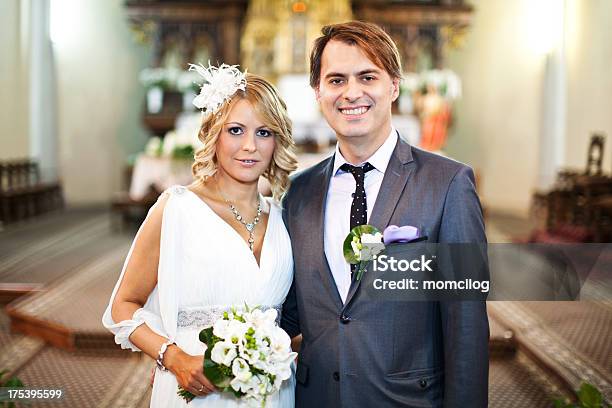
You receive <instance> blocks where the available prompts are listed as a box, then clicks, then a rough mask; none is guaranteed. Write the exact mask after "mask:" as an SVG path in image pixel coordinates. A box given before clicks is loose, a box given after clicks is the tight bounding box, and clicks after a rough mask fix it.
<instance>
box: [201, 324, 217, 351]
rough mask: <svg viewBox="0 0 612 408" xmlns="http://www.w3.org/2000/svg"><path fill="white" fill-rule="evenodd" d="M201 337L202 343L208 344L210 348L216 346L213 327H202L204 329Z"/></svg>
mask: <svg viewBox="0 0 612 408" xmlns="http://www.w3.org/2000/svg"><path fill="white" fill-rule="evenodd" d="M199 338H200V341H201V342H202V343H204V344H206V346H207V347H208V350H210V349H212V346H214V335H213V328H212V327H207V328H205V329H202V331H200V335H199Z"/></svg>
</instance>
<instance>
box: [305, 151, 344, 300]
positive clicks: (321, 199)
mask: <svg viewBox="0 0 612 408" xmlns="http://www.w3.org/2000/svg"><path fill="white" fill-rule="evenodd" d="M333 169H334V156H332V157H331V158H329V159H328V162H327V164H326V165H325V166H323V167H322V168H321V173H320V174H319V176H318V177H316V178H315V180H317V179H318V180H322V183H321V184H318V185H317V186H316V187H315V188H314V189H313V196H312V198H311V200H312V201H311V202H312V206H311V209H310V216H308V217H305V218H304V219H305V220H311V221H312V225H313V226H314V227H315V228H311V229H310V231H311V232H310V233H311V236H310V242H314V243H315V245H316V247H315V251H314V254H313V262H317V261H318V260H320V262H319V263H318V265H316V269H317V271H319V274H320V277H321V281H322V282H323V284H324V285H325V287H326V288H327V291H328V292H329V295H330V297H331V298H332V299H333V301H334V304H336V306H337V307H338V309H340V308H341V307H342V298H341V297H340V293H339V292H338V287H337V286H336V281H335V280H334V277H333V275H332V272H331V269H330V267H329V263H328V262H327V256H326V255H325V244H324V239H325V203H326V201H327V190H328V189H329V181H330V179H331V176H332V171H333ZM306 199H307V200H308V198H306Z"/></svg>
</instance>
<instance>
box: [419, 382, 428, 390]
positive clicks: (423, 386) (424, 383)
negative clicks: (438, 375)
mask: <svg viewBox="0 0 612 408" xmlns="http://www.w3.org/2000/svg"><path fill="white" fill-rule="evenodd" d="M419 386H420V387H421V388H425V387H427V380H420V381H419Z"/></svg>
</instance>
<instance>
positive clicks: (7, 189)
mask: <svg viewBox="0 0 612 408" xmlns="http://www.w3.org/2000/svg"><path fill="white" fill-rule="evenodd" d="M351 19H357V20H366V21H370V22H374V23H377V24H379V25H380V26H381V27H383V28H384V29H385V31H386V32H387V33H389V34H390V36H391V37H392V38H393V40H394V41H395V42H396V44H397V45H398V49H399V51H400V54H401V58H402V64H403V67H402V68H403V72H404V74H403V79H402V82H401V84H400V96H399V98H398V100H397V101H396V102H394V104H393V125H394V127H395V128H396V129H397V130H398V132H399V134H400V137H401V138H402V139H404V140H405V141H407V142H409V143H410V144H411V145H413V146H416V147H418V148H420V149H424V150H428V151H431V152H434V153H436V154H440V155H444V156H446V157H449V158H452V159H454V160H458V161H460V162H463V163H466V164H468V165H469V166H471V167H472V168H473V169H474V172H475V175H476V189H477V191H478V194H479V196H480V199H481V202H482V206H483V212H484V217H485V226H486V232H487V238H488V242H489V244H490V246H491V247H495V246H496V245H499V246H498V247H497V248H501V247H502V246H503V245H517V246H523V247H522V248H524V247H529V246H530V245H557V246H561V247H563V248H566V247H567V248H572V249H573V250H574V251H575V252H576V253H580V254H585V253H589V254H592V255H591V256H592V257H593V258H592V259H590V262H591V263H590V268H589V271H587V272H586V273H585V274H582V275H580V277H579V278H578V286H579V290H578V292H577V293H574V294H573V295H571V296H570V297H569V298H565V297H554V296H552V297H546V298H545V299H544V298H538V297H537V296H531V297H530V296H527V297H525V298H522V299H516V298H509V297H506V298H504V297H499V298H490V299H489V301H488V302H487V309H488V313H489V320H490V340H489V353H490V370H489V405H490V406H491V407H493V408H504V407H552V406H555V405H554V404H555V402H554V401H555V400H561V401H563V404H565V403H575V404H581V403H584V400H585V398H586V399H588V398H595V400H596V401H600V402H599V405H571V406H580V407H582V406H585V407H586V406H589V407H591V406H592V407H596V406H601V407H604V406H606V405H604V404H606V403H607V404H612V341H611V339H612V252H611V249H612V244H611V242H612V140H611V139H610V137H611V136H612V111H611V110H610V107H611V96H610V95H612V75H611V74H610V72H611V71H610V65H611V64H612V31H611V30H610V22H611V21H612V2H610V1H608V0H529V1H528V0H517V1H507V0H303V1H294V0H181V1H177V0H107V1H97V0H2V1H0V52H1V56H0V84H1V86H0V89H1V92H0V302H1V303H2V309H1V311H0V386H4V387H9V386H15V385H16V384H22V385H23V386H25V387H33V388H46V389H62V390H63V392H64V397H63V399H62V400H61V401H58V402H55V403H53V402H50V401H42V400H38V401H32V402H31V403H30V404H28V406H39V405H40V406H70V407H85V406H87V407H89V406H96V407H111V406H113V407H115V406H121V407H135V408H136V407H145V406H148V405H149V400H150V393H151V381H150V380H151V374H152V370H153V368H154V366H155V362H154V361H152V360H151V359H150V358H148V357H147V356H143V355H141V354H142V353H132V352H130V351H126V350H121V349H120V348H119V346H117V345H116V344H115V342H114V339H113V336H112V334H111V333H109V332H108V331H107V330H106V329H105V328H104V327H103V326H102V323H101V317H102V313H103V312H104V309H105V308H106V305H107V303H108V299H109V296H110V294H111V292H112V289H113V286H114V285H115V282H116V281H117V278H118V276H119V274H120V272H121V269H122V265H123V262H124V260H125V257H126V255H127V253H128V250H129V248H130V243H131V242H132V240H133V238H134V235H135V233H136V231H137V229H138V226H139V225H140V223H141V222H142V221H143V219H144V216H145V215H146V213H147V211H148V209H149V208H150V207H151V206H152V205H153V204H154V203H155V201H156V199H157V197H158V196H159V194H160V193H161V192H162V191H164V190H165V189H166V188H168V187H169V186H172V185H175V184H182V185H187V184H189V183H191V181H192V175H191V163H192V159H193V154H194V151H195V149H197V148H198V143H199V142H198V140H197V131H198V127H199V125H200V120H201V113H200V112H199V111H198V110H197V109H196V108H195V107H194V106H193V105H192V103H191V101H192V100H193V97H194V96H195V95H196V92H198V88H197V87H194V77H193V75H192V74H193V72H189V71H187V66H188V64H189V63H192V62H193V63H202V64H207V63H208V62H209V61H210V62H211V63H212V64H216V63H222V62H223V63H227V64H239V65H240V67H242V68H246V69H248V71H249V72H253V73H257V74H259V75H262V76H264V77H266V78H268V79H269V80H271V81H272V82H273V83H274V84H275V85H276V86H277V88H278V89H279V92H280V94H281V95H282V97H283V99H284V100H285V101H286V103H287V106H288V112H289V116H290V117H291V120H292V122H293V136H294V138H295V141H296V144H297V148H298V162H299V168H300V169H304V168H307V167H309V166H311V165H313V164H315V163H317V162H319V161H320V160H322V159H323V158H325V157H328V156H329V155H330V154H332V153H333V151H334V149H335V145H336V138H335V134H334V132H333V130H332V129H331V128H330V127H329V126H328V125H327V123H326V122H325V120H324V118H323V116H322V115H321V112H320V110H319V107H318V105H317V102H316V99H315V96H314V92H313V90H312V88H310V87H309V85H308V69H309V65H308V56H309V51H310V47H311V44H312V42H313V40H314V39H315V38H316V37H317V36H318V35H319V34H320V30H321V27H322V26H324V25H326V24H331V23H337V22H343V21H348V20H351ZM506 108H507V109H506ZM268 188H269V186H267V185H265V184H264V183H262V184H261V185H260V189H261V191H262V192H265V191H266V190H267V189H268ZM504 248H507V246H506V247H504ZM593 254H594V255H593ZM576 256H578V255H576ZM504 273H506V275H504V277H505V278H507V279H510V280H511V279H512V274H514V271H512V270H507V271H506V272H504ZM567 273H569V272H567ZM508 274H510V276H509V275H508ZM517 275H521V274H520V273H518V272H517ZM523 275H525V274H524V273H523V274H522V275H521V276H523ZM494 278H495V277H494V276H493V285H494V284H495V279H494ZM0 404H4V402H2V401H0ZM20 404H21V403H18V404H17V406H20ZM54 404H56V405H54ZM560 404H561V403H560ZM558 406H565V405H558ZM568 406H570V405H568Z"/></svg>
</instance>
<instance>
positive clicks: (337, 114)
mask: <svg viewBox="0 0 612 408" xmlns="http://www.w3.org/2000/svg"><path fill="white" fill-rule="evenodd" d="M320 78H321V80H320V82H319V87H318V88H317V89H315V93H316V95H317V100H318V101H319V104H320V106H321V111H322V113H323V116H325V119H326V120H327V122H328V123H329V125H330V126H331V127H332V128H333V129H334V130H335V131H336V134H337V135H338V138H339V139H340V140H342V139H343V138H344V139H348V138H370V139H373V138H384V137H385V136H387V135H388V134H389V131H390V130H391V104H392V102H393V101H394V100H395V99H397V96H398V95H399V80H397V79H392V78H391V76H390V75H389V74H388V73H387V71H385V70H384V69H383V68H381V67H379V66H377V65H376V64H375V63H374V62H372V61H371V60H370V59H369V58H368V57H367V56H366V54H365V53H364V52H363V51H362V50H361V48H359V47H358V46H357V45H349V44H345V43H343V42H341V41H336V40H331V41H329V43H327V45H326V46H325V49H324V50H323V54H322V56H321V77H320Z"/></svg>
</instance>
